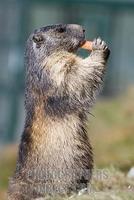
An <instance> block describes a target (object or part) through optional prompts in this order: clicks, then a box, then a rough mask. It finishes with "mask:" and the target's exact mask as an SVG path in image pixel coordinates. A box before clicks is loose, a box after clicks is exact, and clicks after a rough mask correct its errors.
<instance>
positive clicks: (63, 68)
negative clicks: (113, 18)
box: [8, 25, 108, 200]
mask: <svg viewBox="0 0 134 200" xmlns="http://www.w3.org/2000/svg"><path fill="white" fill-rule="evenodd" d="M77 26H78V25H77ZM77 26H76V25H75V26H74V27H75V29H76V28H78V30H79V31H80V33H81V27H80V26H78V27H77ZM74 27H73V28H74ZM52 28H53V27H52ZM52 28H50V30H49V29H47V35H49V34H50V35H51V37H52V30H53V29H52ZM69 28H70V26H69ZM69 30H70V29H69ZM71 30H72V27H71ZM78 30H77V31H78ZM55 32H56V30H55V27H54V34H55ZM60 32H61V30H60ZM43 34H46V31H45V32H44V33H43ZM56 34H57V32H56ZM71 34H72V33H71ZM53 37H54V36H53ZM56 37H58V36H57V35H56ZM64 38H65V37H64ZM77 38H78V36H77ZM80 38H81V37H80ZM74 39H75V40H74ZM29 41H30V43H28V51H27V58H28V59H27V63H26V67H27V77H26V101H25V106H26V123H25V127H24V132H23V134H22V139H21V144H20V147H19V157H18V161H17V167H16V171H15V174H14V176H13V177H12V178H11V180H10V183H9V192H8V193H9V197H8V199H9V200H30V199H38V198H41V197H42V198H43V197H44V198H45V196H46V195H48V194H50V195H57V194H60V195H63V194H64V195H65V194H68V195H70V194H71V193H72V192H77V191H79V190H80V189H83V188H85V187H87V185H88V182H89V181H90V178H91V172H92V168H93V155H92V148H91V145H90V143H89V140H88V137H87V133H86V120H87V114H88V113H89V112H90V107H91V106H92V104H93V101H94V98H95V94H96V92H97V91H98V89H99V87H100V85H101V84H102V78H103V74H104V71H105V63H106V60H107V54H108V48H107V46H106V45H105V43H104V42H102V41H101V40H100V39H98V40H95V41H94V43H93V51H92V53H91V55H90V56H89V57H88V58H86V59H82V58H80V57H78V56H76V55H75V54H74V53H72V52H70V50H69V49H71V50H72V47H70V46H69V47H68V48H69V49H68V51H67V50H66V48H67V47H66V46H65V49H64V48H63V46H62V45H61V43H60V46H61V47H62V48H61V49H60V46H58V47H57V46H56V50H55V51H54V52H52V53H49V55H48V52H47V54H45V52H44V53H42V51H43V50H44V49H47V46H45V47H43V48H41V47H40V45H41V44H40V43H38V46H36V47H35V43H33V42H32V40H31V39H30V40H29ZM35 41H36V40H35ZM69 41H70V40H69ZM69 41H68V43H69ZM74 41H75V42H76V38H74V36H73V39H72V44H73V45H74ZM45 42H46V43H45V44H47V41H45ZM48 42H49V41H48ZM63 42H64V39H63ZM65 44H67V42H66V43H65ZM56 45H57V44H56ZM39 47H40V48H39ZM36 48H39V50H38V49H36ZM73 48H74V49H75V48H76V47H75V46H73ZM77 48H78V47H77ZM40 54H41V55H42V57H40ZM44 55H45V57H44ZM32 60H34V62H32ZM34 70H35V71H34Z"/></svg>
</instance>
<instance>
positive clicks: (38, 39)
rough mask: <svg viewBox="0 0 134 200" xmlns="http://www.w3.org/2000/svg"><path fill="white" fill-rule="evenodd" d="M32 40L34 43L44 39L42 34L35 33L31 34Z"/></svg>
mask: <svg viewBox="0 0 134 200" xmlns="http://www.w3.org/2000/svg"><path fill="white" fill-rule="evenodd" d="M33 41H34V42H35V43H41V42H43V41H44V38H43V36H42V35H40V34H37V35H34V36H33Z"/></svg>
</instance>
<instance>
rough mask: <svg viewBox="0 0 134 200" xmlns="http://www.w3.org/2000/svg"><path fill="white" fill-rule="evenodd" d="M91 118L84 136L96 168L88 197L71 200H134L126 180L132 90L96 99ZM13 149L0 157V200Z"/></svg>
mask: <svg viewBox="0 0 134 200" xmlns="http://www.w3.org/2000/svg"><path fill="white" fill-rule="evenodd" d="M92 114H93V116H92V115H91V116H90V117H89V122H88V133H89V138H90V141H91V143H92V146H93V149H94V157H95V166H96V167H95V170H94V173H93V179H92V183H91V185H90V193H89V194H88V195H80V196H74V197H72V198H71V199H72V200H134V179H129V178H127V173H128V171H129V169H130V168H131V167H132V166H134V90H133V89H130V90H129V91H128V92H127V93H126V94H125V95H124V96H120V97H115V98H113V99H111V98H105V99H100V100H99V101H98V102H97V104H96V106H95V108H94V109H93V111H92ZM16 147H17V146H16V145H13V146H8V147H7V146H6V147H5V148H4V150H3V153H2V154H1V155H0V200H6V190H7V182H8V177H9V176H11V174H12V172H13V170H14V168H15V160H16V149H17V148H16ZM64 199H67V198H64ZM58 200H60V198H58Z"/></svg>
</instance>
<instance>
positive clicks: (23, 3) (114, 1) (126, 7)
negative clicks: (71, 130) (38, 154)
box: [0, 0, 134, 199]
mask: <svg viewBox="0 0 134 200" xmlns="http://www.w3.org/2000/svg"><path fill="white" fill-rule="evenodd" d="M55 23H77V24H81V25H83V26H84V27H85V29H86V36H87V38H89V39H90V40H92V39H93V38H95V37H98V36H100V37H101V38H103V39H104V40H105V41H106V42H107V43H108V44H109V47H110V49H111V56H110V59H109V63H108V69H107V74H106V78H105V84H104V88H103V91H102V93H101V95H100V96H99V100H98V102H97V104H96V106H95V108H94V109H93V111H92V113H93V116H90V119H89V123H88V124H89V131H88V132H89V136H90V140H91V141H92V144H93V147H94V152H95V153H94V154H95V164H96V165H97V166H98V167H105V166H108V165H114V166H117V167H119V168H120V169H121V170H123V171H124V172H127V171H128V170H129V169H130V168H131V167H132V166H133V165H134V0H55V1H54V0H38V1H36V0H31V1H30V0H29V1H28V0H4V1H3V0H0V188H1V190H0V191H1V193H2V191H3V192H4V191H5V190H6V188H7V181H8V176H10V175H11V174H12V172H13V169H14V168H15V160H16V149H17V145H16V144H18V141H19V139H20V135H21V133H22V130H23V125H24V116H25V111H24V78H25V69H24V58H23V57H24V56H23V55H24V48H25V43H26V40H27V38H28V36H29V34H30V33H31V32H32V31H33V30H34V29H35V28H39V27H41V26H46V25H48V24H55ZM79 53H80V54H81V55H82V56H86V54H85V52H83V51H82V52H81V51H80V52H79ZM1 199H2V198H1Z"/></svg>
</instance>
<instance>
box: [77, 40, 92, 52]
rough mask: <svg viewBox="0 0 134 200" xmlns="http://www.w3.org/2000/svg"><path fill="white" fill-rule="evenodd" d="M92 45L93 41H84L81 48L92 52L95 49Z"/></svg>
mask: <svg viewBox="0 0 134 200" xmlns="http://www.w3.org/2000/svg"><path fill="white" fill-rule="evenodd" d="M92 44H93V42H92V41H88V40H84V41H82V42H81V43H80V48H82V49H86V50H89V51H92V49H93V47H92Z"/></svg>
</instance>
